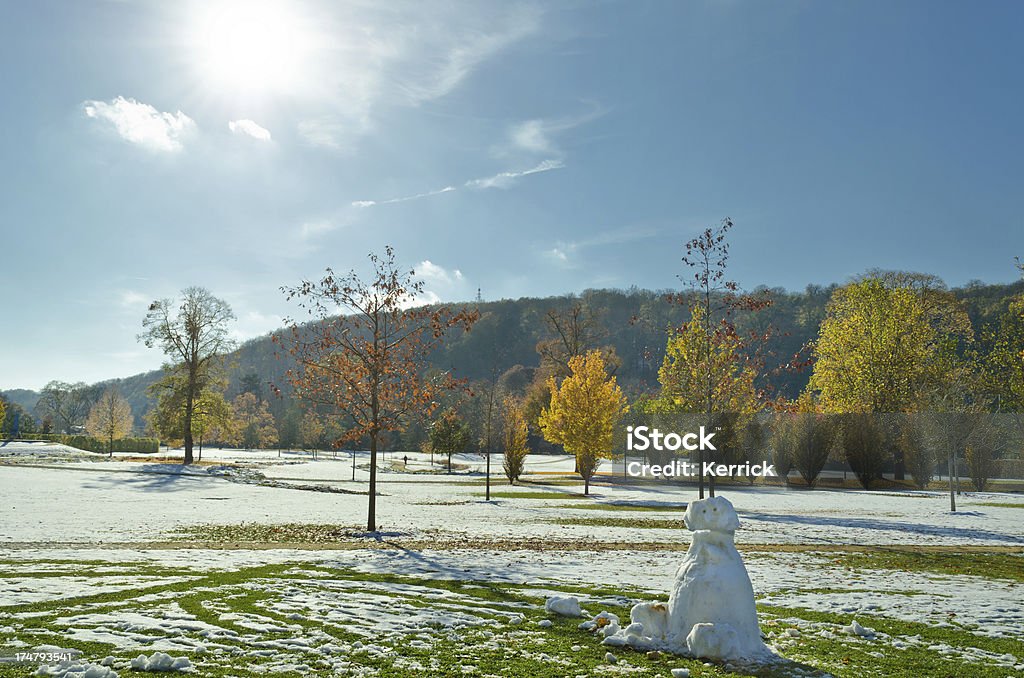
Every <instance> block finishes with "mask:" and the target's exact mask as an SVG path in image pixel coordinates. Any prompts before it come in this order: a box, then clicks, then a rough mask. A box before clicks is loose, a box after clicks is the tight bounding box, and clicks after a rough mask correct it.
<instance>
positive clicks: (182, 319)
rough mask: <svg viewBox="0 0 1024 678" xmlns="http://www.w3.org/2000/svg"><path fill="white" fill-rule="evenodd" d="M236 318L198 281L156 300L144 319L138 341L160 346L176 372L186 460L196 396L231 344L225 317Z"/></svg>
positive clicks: (189, 454)
mask: <svg viewBox="0 0 1024 678" xmlns="http://www.w3.org/2000/svg"><path fill="white" fill-rule="evenodd" d="M234 319H235V314H234V313H233V312H232V311H231V307H230V306H229V305H228V304H227V302H225V301H223V300H221V299H218V298H217V297H214V296H213V295H212V294H210V292H209V291H208V290H206V289H203V288H202V287H189V288H186V289H185V290H183V291H182V295H181V299H180V300H178V301H174V300H171V299H162V300H158V301H154V302H153V303H152V304H150V305H149V311H148V313H147V314H146V317H145V319H144V320H143V321H142V327H143V332H142V334H140V335H139V339H140V341H142V342H144V343H145V345H146V346H147V347H149V348H153V347H159V348H160V349H162V350H163V352H164V353H165V354H166V355H167V356H168V357H169V358H170V362H168V363H167V364H165V365H164V371H165V372H167V373H168V374H174V375H176V376H177V377H178V384H179V386H178V388H179V389H180V392H181V399H182V407H183V410H184V411H183V414H184V418H183V421H182V435H183V438H184V444H185V463H186V464H191V463H192V461H193V455H192V448H193V426H192V418H193V417H194V416H195V407H196V402H197V401H198V399H199V396H200V394H202V392H203V390H204V389H205V388H206V387H207V386H208V385H209V383H210V382H211V380H213V379H214V378H215V376H216V371H217V368H218V367H219V366H220V364H221V362H222V360H223V358H224V355H225V354H226V353H227V352H229V351H230V350H231V349H232V348H233V347H234V343H233V342H232V341H231V339H230V338H229V336H228V323H230V322H231V321H232V320H234Z"/></svg>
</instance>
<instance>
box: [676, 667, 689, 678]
mask: <svg viewBox="0 0 1024 678" xmlns="http://www.w3.org/2000/svg"><path fill="white" fill-rule="evenodd" d="M672 678H690V669H672Z"/></svg>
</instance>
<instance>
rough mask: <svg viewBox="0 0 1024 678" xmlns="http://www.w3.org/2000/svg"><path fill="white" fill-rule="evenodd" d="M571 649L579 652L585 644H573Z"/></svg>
mask: <svg viewBox="0 0 1024 678" xmlns="http://www.w3.org/2000/svg"><path fill="white" fill-rule="evenodd" d="M569 649H570V650H572V651H573V652H579V651H580V650H582V649H583V646H582V645H573V646H572V647H570V648H569Z"/></svg>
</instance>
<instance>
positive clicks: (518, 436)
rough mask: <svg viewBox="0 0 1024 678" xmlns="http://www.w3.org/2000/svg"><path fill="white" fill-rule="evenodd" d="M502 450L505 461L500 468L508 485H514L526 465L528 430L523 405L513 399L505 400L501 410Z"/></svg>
mask: <svg viewBox="0 0 1024 678" xmlns="http://www.w3.org/2000/svg"><path fill="white" fill-rule="evenodd" d="M501 422H502V433H501V442H502V450H503V451H504V453H505V460H504V462H503V463H502V467H503V469H504V471H505V476H506V477H507V478H508V481H509V482H510V483H515V482H516V481H517V480H518V479H519V476H520V475H522V473H523V466H524V465H525V463H526V454H527V451H528V450H527V447H526V440H527V437H528V435H529V430H528V429H527V426H526V414H525V408H524V407H523V403H522V402H521V401H519V400H517V399H515V398H511V397H509V398H505V401H504V402H503V403H502V408H501Z"/></svg>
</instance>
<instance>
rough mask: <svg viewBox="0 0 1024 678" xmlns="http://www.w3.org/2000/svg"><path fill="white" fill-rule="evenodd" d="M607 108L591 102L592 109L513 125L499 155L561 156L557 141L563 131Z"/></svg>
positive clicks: (597, 114) (593, 117)
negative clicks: (524, 153) (576, 113)
mask: <svg viewBox="0 0 1024 678" xmlns="http://www.w3.org/2000/svg"><path fill="white" fill-rule="evenodd" d="M604 113H605V109H604V108H603V107H601V106H600V105H598V104H591V110H589V111H587V112H585V113H582V114H578V115H568V116H563V117H559V118H534V119H531V120H524V121H522V122H519V123H516V124H514V125H512V126H511V127H510V128H509V130H508V133H507V141H506V142H505V144H504V145H503V146H500V147H499V148H498V149H497V153H498V155H512V154H516V153H523V152H526V153H529V154H538V155H545V156H548V157H561V156H562V151H561V149H560V148H559V147H558V144H557V143H556V142H555V137H557V136H558V135H559V134H561V133H562V132H565V131H568V130H571V129H573V128H574V127H579V126H580V125H584V124H586V123H588V122H590V121H592V120H594V119H596V118H599V117H600V116H602V115H604Z"/></svg>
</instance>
